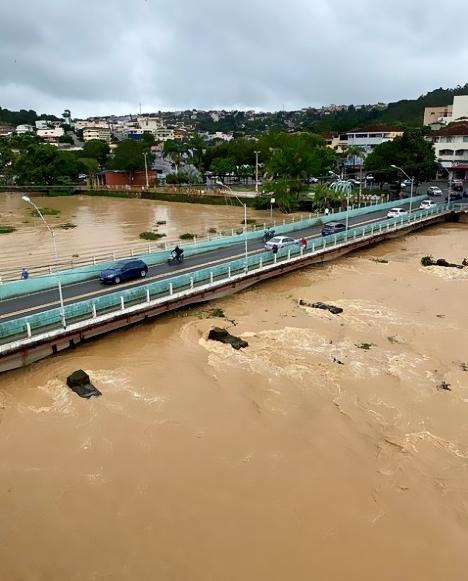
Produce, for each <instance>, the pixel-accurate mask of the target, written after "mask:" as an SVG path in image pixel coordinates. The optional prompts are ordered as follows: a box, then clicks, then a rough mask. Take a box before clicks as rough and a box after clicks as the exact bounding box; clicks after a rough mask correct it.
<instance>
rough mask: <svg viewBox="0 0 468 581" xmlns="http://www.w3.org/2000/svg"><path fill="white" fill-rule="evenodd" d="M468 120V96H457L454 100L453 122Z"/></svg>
mask: <svg viewBox="0 0 468 581" xmlns="http://www.w3.org/2000/svg"><path fill="white" fill-rule="evenodd" d="M460 119H468V95H457V96H456V97H454V98H453V107H452V119H451V120H452V122H454V121H459V120H460Z"/></svg>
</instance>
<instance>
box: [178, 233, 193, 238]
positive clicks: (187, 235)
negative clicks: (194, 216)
mask: <svg viewBox="0 0 468 581" xmlns="http://www.w3.org/2000/svg"><path fill="white" fill-rule="evenodd" d="M179 238H180V239H181V240H193V239H194V238H195V234H192V233H191V232H185V234H181V235H180V236H179Z"/></svg>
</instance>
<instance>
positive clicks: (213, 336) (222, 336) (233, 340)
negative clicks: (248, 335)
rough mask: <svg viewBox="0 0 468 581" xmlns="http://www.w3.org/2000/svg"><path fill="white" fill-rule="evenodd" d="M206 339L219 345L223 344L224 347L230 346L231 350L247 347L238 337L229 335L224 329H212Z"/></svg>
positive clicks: (245, 342)
mask: <svg viewBox="0 0 468 581" xmlns="http://www.w3.org/2000/svg"><path fill="white" fill-rule="evenodd" d="M208 339H210V340H211V341H219V342H220V343H225V344H226V345H231V347H232V348H233V349H237V350H239V349H242V348H244V347H248V346H249V344H248V343H247V341H244V340H243V339H241V338H240V337H236V336H235V335H231V333H229V332H228V331H226V329H221V328H220V327H213V328H212V329H211V330H210V332H209V334H208Z"/></svg>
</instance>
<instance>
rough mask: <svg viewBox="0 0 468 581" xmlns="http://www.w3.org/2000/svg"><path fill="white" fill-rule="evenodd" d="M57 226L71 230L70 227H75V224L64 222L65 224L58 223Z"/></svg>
mask: <svg viewBox="0 0 468 581" xmlns="http://www.w3.org/2000/svg"><path fill="white" fill-rule="evenodd" d="M59 228H62V230H71V229H72V228H76V224H73V222H66V223H65V224H60V226H59Z"/></svg>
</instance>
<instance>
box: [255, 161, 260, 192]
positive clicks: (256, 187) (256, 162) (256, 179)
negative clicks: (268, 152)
mask: <svg viewBox="0 0 468 581" xmlns="http://www.w3.org/2000/svg"><path fill="white" fill-rule="evenodd" d="M254 153H255V193H256V194H258V154H259V153H260V152H259V151H255V152H254Z"/></svg>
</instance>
